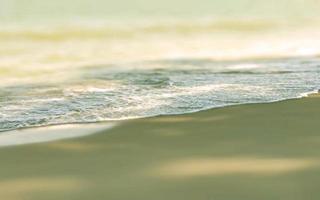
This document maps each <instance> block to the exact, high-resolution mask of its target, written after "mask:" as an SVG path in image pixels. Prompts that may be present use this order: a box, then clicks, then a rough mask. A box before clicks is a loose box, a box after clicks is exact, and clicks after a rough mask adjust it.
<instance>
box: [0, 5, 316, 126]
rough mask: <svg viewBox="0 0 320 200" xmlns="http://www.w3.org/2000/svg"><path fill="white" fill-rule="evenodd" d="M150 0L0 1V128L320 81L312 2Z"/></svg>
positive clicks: (174, 108)
mask: <svg viewBox="0 0 320 200" xmlns="http://www.w3.org/2000/svg"><path fill="white" fill-rule="evenodd" d="M151 2H153V3H151ZM151 2H150V1H143V0H140V1H126V2H124V1H122V3H121V1H120V3H119V2H118V3H115V2H113V1H99V0H96V1H86V0H81V1H79V2H78V1H77V4H75V2H74V1H71V0H68V1H40V0H39V1H37V0H33V1H23V0H16V1H11V0H10V1H7V0H0V3H1V6H0V13H1V14H0V19H1V20H0V24H1V26H0V131H6V130H12V129H17V128H23V127H32V126H43V125H52V124H64V123H84V122H100V121H111V120H123V119H131V118H141V117H148V116H156V115H169V114H183V113H190V112H196V111H200V110H205V109H210V108H216V107H222V106H229V105H237V104H247V103H264V102H274V101H280V100H285V99H292V98H299V97H302V96H305V95H306V94H308V93H311V92H315V91H317V90H318V89H320V78H319V77H320V73H319V72H320V58H319V56H318V55H319V53H320V39H319V38H320V21H319V20H318V16H317V12H316V11H317V9H316V8H317V6H318V4H317V2H316V1H311V0H310V1H304V4H303V8H304V9H302V10H301V9H299V8H300V7H301V6H302V5H301V2H302V1H298V0H296V1H286V0H282V1H279V2H278V1H277V2H278V4H277V5H273V4H271V3H266V2H264V1H259V0H256V1H249V0H247V1H245V0H237V1H232V2H231V1H230V2H228V1H226V2H223V1H205V0H202V1H194V2H193V1H190V2H188V3H185V4H183V2H179V1H174V2H175V3H174V4H171V3H170V2H169V1H168V2H167V1H161V2H160V1H151ZM289 2H290V6H288V5H289ZM283 10H286V11H285V12H284V11H283Z"/></svg>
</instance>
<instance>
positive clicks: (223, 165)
mask: <svg viewBox="0 0 320 200" xmlns="http://www.w3.org/2000/svg"><path fill="white" fill-rule="evenodd" d="M319 113H320V95H319V94H315V95H311V96H309V97H306V98H301V99H294V100H285V101H281V102H275V103H266V104H246V105H236V106H228V107H224V108H216V109H211V110H206V111H201V112H197V113H192V114H183V115H171V116H170V115H169V116H158V117H151V118H144V119H135V120H126V121H121V122H119V123H117V124H116V125H115V126H112V127H108V128H107V130H100V129H99V130H98V132H97V133H95V134H92V135H87V136H84V135H86V134H83V133H81V135H82V136H84V137H79V138H69V139H65V140H58V141H51V142H44V143H34V144H25V145H12V146H7V147H1V148H0V160H1V170H0V199H6V200H35V199H41V200H53V199H55V200H56V199H68V200H72V199H76V200H82V199H84V200H87V199H110V200H111V199H112V200H116V199H131V200H135V199H137V200H144V199H146V200H150V199H152V200H163V199H174V200H188V199H190V200H191V199H192V200H194V199H198V200H207V199H219V200H227V199H228V200H229V199H238V200H240V199H244V200H251V199H252V200H256V199H259V200H264V199H282V200H295V199H308V200H313V199H314V200H316V199H319V192H318V189H319V188H318V185H319V184H320V176H319V172H320V151H319V150H317V149H318V146H319V144H320V136H319V120H320V115H319ZM75 127H76V125H75ZM32 130H33V129H32V128H31V129H28V131H29V133H32ZM73 130H74V129H72V128H71V129H70V130H69V131H73ZM56 131H58V132H59V129H57V130H56ZM21 133H23V131H21ZM44 133H45V132H44ZM2 134H4V133H2Z"/></svg>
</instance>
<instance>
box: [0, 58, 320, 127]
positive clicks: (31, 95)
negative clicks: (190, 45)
mask: <svg viewBox="0 0 320 200" xmlns="http://www.w3.org/2000/svg"><path fill="white" fill-rule="evenodd" d="M123 65H124V66H122V65H112V66H103V65H102V66H92V67H83V68H80V69H76V71H77V75H78V77H77V78H73V79H71V80H69V81H64V82H63V83H59V82H57V83H54V82H53V83H32V81H31V82H30V83H28V84H22V85H19V84H17V85H11V86H7V87H1V89H0V95H1V98H0V103H1V108H0V113H1V115H0V130H2V131H4V130H9V129H15V128H21V127H29V126H41V125H48V124H61V123H75V122H96V121H107V120H121V119H128V118H137V117H147V116H155V115H165V114H182V113H189V112H195V111H199V110H204V109H209V108H214V107H221V106H227V105H235V104H245V103H262V102H272V101H278V100H283V99H290V98H297V97H301V96H303V95H304V94H305V93H307V92H311V91H315V90H317V89H318V88H319V85H320V78H319V72H320V59H317V58H312V59H311V58H305V59H301V58H300V59H276V60H260V61H259V60H251V61H232V62H217V61H211V60H163V61H150V62H144V63H127V64H123ZM48 76H49V74H48Z"/></svg>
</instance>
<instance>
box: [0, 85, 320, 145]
mask: <svg viewBox="0 0 320 200" xmlns="http://www.w3.org/2000/svg"><path fill="white" fill-rule="evenodd" d="M317 94H320V89H316V90H313V91H310V92H304V93H301V94H300V95H299V96H297V97H293V98H289V99H280V100H274V101H267V102H261V103H256V102H251V103H250V102H249V103H244V104H241V103H239V104H233V105H226V106H220V107H210V108H204V109H201V110H197V111H191V112H186V113H178V114H160V115H151V116H144V117H132V118H125V119H115V120H105V121H96V122H74V123H62V124H48V125H40V126H30V127H22V128H13V129H8V130H2V131H1V130H0V139H1V134H4V133H11V132H17V131H20V132H21V131H28V130H30V131H32V130H33V129H34V130H37V129H44V130H45V129H48V128H49V129H50V128H55V127H57V128H59V127H63V126H75V127H76V126H86V125H88V126H92V125H97V126H101V125H103V124H110V123H114V124H119V123H122V122H128V121H131V120H139V119H148V118H153V117H162V116H172V117H175V116H181V115H188V114H193V113H199V112H205V111H209V110H215V109H223V108H227V107H234V106H242V105H244V106H245V105H256V104H258V105H259V104H262V105H264V104H272V103H278V102H284V101H291V100H299V99H303V98H308V97H310V96H312V95H317ZM80 137H81V136H80ZM0 148H1V144H0Z"/></svg>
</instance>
